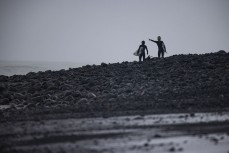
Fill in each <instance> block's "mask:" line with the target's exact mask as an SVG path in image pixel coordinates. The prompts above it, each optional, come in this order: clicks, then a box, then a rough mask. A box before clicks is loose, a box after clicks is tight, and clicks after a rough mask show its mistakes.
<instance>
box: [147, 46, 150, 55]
mask: <svg viewBox="0 0 229 153" xmlns="http://www.w3.org/2000/svg"><path fill="white" fill-rule="evenodd" d="M146 51H147V55H148V54H149V52H148V48H147V46H146Z"/></svg>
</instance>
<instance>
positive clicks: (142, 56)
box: [138, 40, 148, 62]
mask: <svg viewBox="0 0 229 153" xmlns="http://www.w3.org/2000/svg"><path fill="white" fill-rule="evenodd" d="M145 50H146V51H147V55H148V48H147V46H146V45H145V41H144V40H143V41H142V44H141V45H140V46H139V48H138V56H139V62H141V59H143V61H145Z"/></svg>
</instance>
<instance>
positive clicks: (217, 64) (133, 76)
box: [0, 51, 229, 117]
mask: <svg viewBox="0 0 229 153" xmlns="http://www.w3.org/2000/svg"><path fill="white" fill-rule="evenodd" d="M0 105H8V106H10V107H9V108H7V109H2V110H1V113H0V114H1V116H5V117H7V116H10V115H12V114H14V115H15V114H16V115H17V114H23V113H26V114H27V115H28V114H34V113H38V114H42V113H50V112H51V113H62V112H74V113H91V114H94V115H95V114H98V113H101V112H104V113H108V114H109V113H112V112H128V111H143V112H144V111H151V112H159V113H160V112H167V113H168V112H173V111H182V112H184V111H201V110H218V109H225V108H226V109H227V108H229V53H226V52H224V51H220V52H217V53H209V54H203V55H196V54H189V55H174V56H171V57H167V58H165V59H158V58H152V59H150V60H149V61H145V62H141V63H139V62H123V63H114V64H105V63H102V64H101V65H87V66H83V67H80V68H70V69H69V70H60V71H45V72H38V73H32V72H31V73H28V74H27V75H14V76H11V77H7V76H0ZM124 114H125V113H124Z"/></svg>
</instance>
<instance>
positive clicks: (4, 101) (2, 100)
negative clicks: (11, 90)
mask: <svg viewBox="0 0 229 153" xmlns="http://www.w3.org/2000/svg"><path fill="white" fill-rule="evenodd" d="M9 102H10V100H9V99H8V98H3V99H1V100H0V104H1V105H8V104H9Z"/></svg>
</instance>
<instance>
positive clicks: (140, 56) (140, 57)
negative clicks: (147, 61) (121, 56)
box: [139, 54, 142, 62]
mask: <svg viewBox="0 0 229 153" xmlns="http://www.w3.org/2000/svg"><path fill="white" fill-rule="evenodd" d="M141 59H142V54H140V55H139V62H141Z"/></svg>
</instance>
